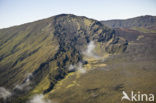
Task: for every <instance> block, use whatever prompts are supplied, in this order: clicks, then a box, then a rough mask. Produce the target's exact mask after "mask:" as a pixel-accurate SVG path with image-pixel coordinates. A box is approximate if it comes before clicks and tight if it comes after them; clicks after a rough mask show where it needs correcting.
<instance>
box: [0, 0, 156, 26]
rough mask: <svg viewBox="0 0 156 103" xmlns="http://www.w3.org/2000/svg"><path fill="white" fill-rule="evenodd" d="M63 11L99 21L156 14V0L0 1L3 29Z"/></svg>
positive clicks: (0, 19)
mask: <svg viewBox="0 0 156 103" xmlns="http://www.w3.org/2000/svg"><path fill="white" fill-rule="evenodd" d="M62 13H66V14H75V15H78V16H86V17H89V18H93V19H96V20H110V19H127V18H132V17H136V16H141V15H153V16H156V0H0V28H6V27H10V26H14V25H20V24H23V23H28V22H32V21H36V20H40V19H43V18H48V17H51V16H54V15H58V14H62Z"/></svg>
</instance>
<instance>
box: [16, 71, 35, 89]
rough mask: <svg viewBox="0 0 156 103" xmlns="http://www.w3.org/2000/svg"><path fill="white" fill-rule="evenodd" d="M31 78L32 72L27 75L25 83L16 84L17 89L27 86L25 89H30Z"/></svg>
mask: <svg viewBox="0 0 156 103" xmlns="http://www.w3.org/2000/svg"><path fill="white" fill-rule="evenodd" d="M30 78H32V74H31V73H29V74H28V75H27V77H26V79H25V81H24V83H22V84H20V85H19V84H18V85H16V86H15V89H19V90H23V89H24V88H25V87H27V88H25V89H30V87H29V85H30V83H31V81H30Z"/></svg>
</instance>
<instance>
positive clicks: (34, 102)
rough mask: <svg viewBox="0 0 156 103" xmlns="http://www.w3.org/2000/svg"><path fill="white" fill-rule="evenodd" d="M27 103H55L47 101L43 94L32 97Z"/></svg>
mask: <svg viewBox="0 0 156 103" xmlns="http://www.w3.org/2000/svg"><path fill="white" fill-rule="evenodd" d="M27 103H54V102H51V101H50V100H49V99H45V98H44V95H43V94H38V95H35V96H33V97H32V99H31V100H29V101H28V102H27Z"/></svg>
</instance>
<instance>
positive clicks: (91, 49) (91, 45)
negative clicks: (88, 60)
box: [83, 41, 98, 58]
mask: <svg viewBox="0 0 156 103" xmlns="http://www.w3.org/2000/svg"><path fill="white" fill-rule="evenodd" d="M94 49H95V43H94V41H90V42H89V44H88V45H87V49H86V51H85V52H84V53H83V54H84V55H86V56H88V57H94V58H97V57H98V56H97V55H95V53H94Z"/></svg>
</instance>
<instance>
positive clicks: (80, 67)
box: [68, 62, 86, 73]
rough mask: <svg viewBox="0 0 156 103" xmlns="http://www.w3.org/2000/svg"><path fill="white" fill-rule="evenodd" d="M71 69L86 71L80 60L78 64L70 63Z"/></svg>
mask: <svg viewBox="0 0 156 103" xmlns="http://www.w3.org/2000/svg"><path fill="white" fill-rule="evenodd" d="M68 70H69V71H78V72H80V73H86V70H85V68H83V66H82V63H81V62H79V63H78V64H76V65H70V66H69V68H68Z"/></svg>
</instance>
